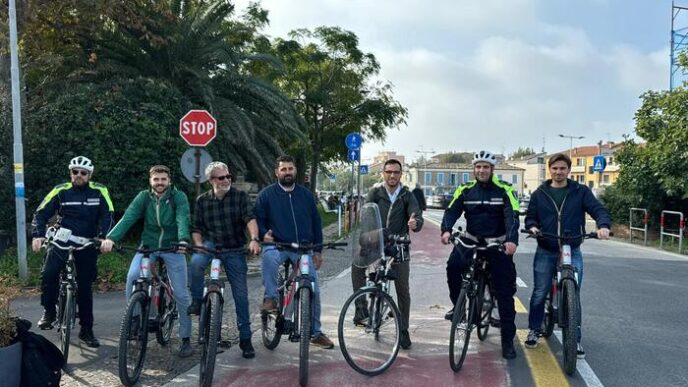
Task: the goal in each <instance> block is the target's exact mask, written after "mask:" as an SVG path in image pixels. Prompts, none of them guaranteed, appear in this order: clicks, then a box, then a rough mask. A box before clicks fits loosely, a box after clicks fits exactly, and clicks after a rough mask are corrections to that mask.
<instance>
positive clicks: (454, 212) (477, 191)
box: [441, 151, 519, 359]
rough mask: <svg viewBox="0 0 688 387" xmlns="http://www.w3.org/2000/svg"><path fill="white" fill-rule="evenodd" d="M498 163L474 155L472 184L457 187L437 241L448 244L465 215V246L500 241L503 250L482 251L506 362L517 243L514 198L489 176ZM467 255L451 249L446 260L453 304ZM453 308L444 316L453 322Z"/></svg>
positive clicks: (485, 155) (511, 347)
mask: <svg viewBox="0 0 688 387" xmlns="http://www.w3.org/2000/svg"><path fill="white" fill-rule="evenodd" d="M496 164H497V159H496V158H495V156H494V155H493V154H492V153H490V152H488V151H479V152H476V153H475V155H473V173H474V175H475V180H473V181H470V182H467V183H464V184H462V185H460V186H459V187H458V188H457V189H456V192H454V198H453V199H452V201H451V203H450V204H449V206H448V207H447V209H446V210H445V212H444V218H443V219H442V226H441V229H442V237H441V240H442V243H443V244H448V243H449V236H450V235H451V232H452V228H453V227H454V223H456V221H457V220H458V219H459V218H460V217H461V214H464V216H465V218H466V240H465V242H466V243H467V244H475V243H476V242H477V241H479V240H481V239H483V238H496V239H498V240H500V241H502V242H503V244H504V252H497V251H489V250H488V251H485V252H484V254H485V255H486V256H487V257H488V259H489V260H490V266H489V267H490V275H491V279H492V284H493V286H494V290H495V293H496V298H497V306H498V309H499V316H500V320H501V324H500V326H501V334H502V356H503V357H504V358H506V359H513V358H515V357H516V351H515V349H514V336H515V335H516V325H515V324H514V318H515V317H516V310H515V309H514V299H513V296H514V294H515V293H516V267H515V266H514V260H513V255H514V253H516V247H517V245H518V224H519V221H518V199H517V198H516V194H515V193H514V190H513V188H512V187H511V185H510V184H509V183H506V182H503V181H501V180H499V179H497V177H496V176H495V175H494V167H495V165H496ZM470 254H472V251H470V250H468V249H466V248H465V247H463V246H460V245H459V246H456V247H454V249H453V250H452V253H451V255H450V256H449V260H448V261H447V284H448V285H449V298H450V299H451V301H452V305H454V304H456V300H457V298H458V297H459V293H460V292H461V285H462V280H461V274H462V273H463V272H464V271H465V270H466V269H468V265H469V262H470V259H471V258H472V257H471V255H470ZM452 315H453V309H452V310H450V311H449V312H448V313H447V314H446V315H445V318H447V319H448V320H451V319H452Z"/></svg>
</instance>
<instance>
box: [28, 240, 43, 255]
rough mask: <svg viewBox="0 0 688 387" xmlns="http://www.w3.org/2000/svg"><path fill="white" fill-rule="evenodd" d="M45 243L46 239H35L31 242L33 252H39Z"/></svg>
mask: <svg viewBox="0 0 688 387" xmlns="http://www.w3.org/2000/svg"><path fill="white" fill-rule="evenodd" d="M43 243H45V238H33V240H32V241H31V250H33V252H34V253H37V252H39V251H40V250H41V247H43Z"/></svg>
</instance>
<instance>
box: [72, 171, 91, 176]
mask: <svg viewBox="0 0 688 387" xmlns="http://www.w3.org/2000/svg"><path fill="white" fill-rule="evenodd" d="M72 175H74V176H78V175H81V176H88V171H84V170H83V169H72Z"/></svg>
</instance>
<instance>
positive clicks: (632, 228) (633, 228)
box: [628, 208, 649, 246]
mask: <svg viewBox="0 0 688 387" xmlns="http://www.w3.org/2000/svg"><path fill="white" fill-rule="evenodd" d="M633 214H636V215H640V214H643V217H642V223H643V227H637V226H633V219H634V217H633ZM637 218H638V217H637V216H636V217H635V219H637ZM648 220H649V216H648V214H647V209H646V208H631V211H630V214H629V217H628V228H629V233H628V234H629V237H630V242H631V243H633V231H642V232H643V245H645V246H647V224H648Z"/></svg>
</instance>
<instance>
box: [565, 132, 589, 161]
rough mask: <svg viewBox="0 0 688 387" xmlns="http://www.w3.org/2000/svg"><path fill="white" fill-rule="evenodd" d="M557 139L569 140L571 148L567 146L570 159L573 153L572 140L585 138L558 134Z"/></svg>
mask: <svg viewBox="0 0 688 387" xmlns="http://www.w3.org/2000/svg"><path fill="white" fill-rule="evenodd" d="M559 137H561V138H568V139H570V140H571V146H569V158H571V157H572V152H573V139H576V140H582V139H583V138H585V137H584V136H571V135H568V134H560V135H559Z"/></svg>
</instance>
